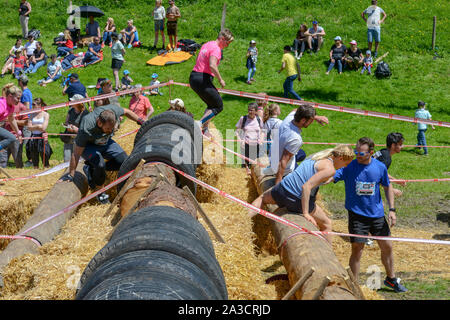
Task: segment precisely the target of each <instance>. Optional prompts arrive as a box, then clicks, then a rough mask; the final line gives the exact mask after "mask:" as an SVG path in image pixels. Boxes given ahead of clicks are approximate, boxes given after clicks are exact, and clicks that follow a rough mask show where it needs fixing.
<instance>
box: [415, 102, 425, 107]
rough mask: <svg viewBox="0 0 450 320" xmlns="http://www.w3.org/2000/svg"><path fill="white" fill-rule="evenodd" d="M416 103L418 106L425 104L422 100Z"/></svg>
mask: <svg viewBox="0 0 450 320" xmlns="http://www.w3.org/2000/svg"><path fill="white" fill-rule="evenodd" d="M417 105H418V106H419V107H423V106H424V105H426V103H425V102H423V101H419V102H418V103H417Z"/></svg>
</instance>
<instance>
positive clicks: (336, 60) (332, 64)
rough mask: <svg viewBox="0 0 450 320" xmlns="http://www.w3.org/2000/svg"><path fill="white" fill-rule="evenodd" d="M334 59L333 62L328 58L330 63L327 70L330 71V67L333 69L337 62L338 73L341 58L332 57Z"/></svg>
mask: <svg viewBox="0 0 450 320" xmlns="http://www.w3.org/2000/svg"><path fill="white" fill-rule="evenodd" d="M334 61H335V62H332V61H331V60H330V65H329V66H328V70H327V72H330V71H331V69H333V67H334V65H335V64H337V67H338V71H339V73H341V72H342V60H341V59H334Z"/></svg>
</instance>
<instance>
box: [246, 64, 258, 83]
mask: <svg viewBox="0 0 450 320" xmlns="http://www.w3.org/2000/svg"><path fill="white" fill-rule="evenodd" d="M255 73H256V67H253V68H248V74H247V81H250V80H251V78H253V76H254V75H255Z"/></svg>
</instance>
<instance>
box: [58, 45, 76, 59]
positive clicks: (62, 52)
mask: <svg viewBox="0 0 450 320" xmlns="http://www.w3.org/2000/svg"><path fill="white" fill-rule="evenodd" d="M72 50H73V49H70V48H67V47H58V48H57V49H56V52H57V53H58V57H59V56H63V57H64V56H66V54H68V53H70V51H72Z"/></svg>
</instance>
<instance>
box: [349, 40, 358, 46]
mask: <svg viewBox="0 0 450 320" xmlns="http://www.w3.org/2000/svg"><path fill="white" fill-rule="evenodd" d="M350 44H354V45H358V43H357V42H356V40H352V41H350Z"/></svg>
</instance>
